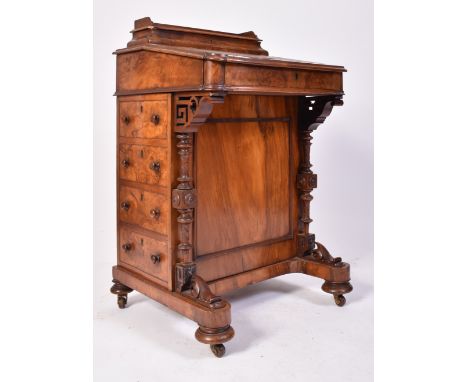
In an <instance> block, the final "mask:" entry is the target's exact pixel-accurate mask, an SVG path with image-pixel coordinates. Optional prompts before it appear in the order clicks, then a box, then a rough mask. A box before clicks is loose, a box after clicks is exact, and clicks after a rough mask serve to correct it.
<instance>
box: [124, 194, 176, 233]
mask: <svg viewBox="0 0 468 382" xmlns="http://www.w3.org/2000/svg"><path fill="white" fill-rule="evenodd" d="M169 203H170V200H169V198H168V197H165V196H164V195H161V194H158V193H156V192H149V191H144V190H140V189H138V188H134V187H126V186H121V187H120V190H119V217H120V220H121V221H123V222H126V223H130V224H136V225H139V226H140V227H143V228H146V229H149V230H151V231H154V232H158V233H160V234H162V235H167V224H168V221H169Z"/></svg>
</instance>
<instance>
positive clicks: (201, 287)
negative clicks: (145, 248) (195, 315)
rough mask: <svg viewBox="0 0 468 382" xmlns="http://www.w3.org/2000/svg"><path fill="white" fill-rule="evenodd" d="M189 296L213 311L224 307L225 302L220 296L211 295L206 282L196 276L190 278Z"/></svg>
mask: <svg viewBox="0 0 468 382" xmlns="http://www.w3.org/2000/svg"><path fill="white" fill-rule="evenodd" d="M191 295H192V297H193V298H195V299H197V300H198V301H200V302H201V303H202V304H204V305H206V306H208V307H210V308H213V309H218V308H222V307H224V306H226V301H224V300H223V299H222V298H221V297H220V296H216V295H215V294H213V292H211V290H210V287H209V286H208V284H207V283H206V281H205V280H203V279H202V278H201V277H200V276H197V275H194V276H193V277H192V285H191Z"/></svg>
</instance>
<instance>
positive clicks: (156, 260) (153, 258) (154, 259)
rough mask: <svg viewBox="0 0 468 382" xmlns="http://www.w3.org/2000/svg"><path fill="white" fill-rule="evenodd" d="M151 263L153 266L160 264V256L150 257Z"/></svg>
mask: <svg viewBox="0 0 468 382" xmlns="http://www.w3.org/2000/svg"><path fill="white" fill-rule="evenodd" d="M151 261H152V262H153V264H156V263H160V262H161V255H159V254H157V255H151Z"/></svg>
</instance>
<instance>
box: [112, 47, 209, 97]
mask: <svg viewBox="0 0 468 382" xmlns="http://www.w3.org/2000/svg"><path fill="white" fill-rule="evenodd" d="M200 84H203V60H197V59H195V58H191V57H182V56H174V55H171V54H165V53H157V52H148V51H136V52H132V53H128V54H119V55H118V56H117V92H129V91H130V92H132V91H135V90H139V91H138V93H140V94H141V93H144V92H145V90H147V91H151V92H154V89H159V91H160V90H161V89H164V88H167V87H171V88H174V87H176V88H182V89H183V88H193V87H200Z"/></svg>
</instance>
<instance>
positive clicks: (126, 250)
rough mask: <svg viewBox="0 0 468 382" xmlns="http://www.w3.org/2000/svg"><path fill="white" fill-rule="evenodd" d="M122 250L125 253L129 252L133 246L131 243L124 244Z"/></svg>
mask: <svg viewBox="0 0 468 382" xmlns="http://www.w3.org/2000/svg"><path fill="white" fill-rule="evenodd" d="M122 249H123V250H124V251H125V252H130V251H131V250H132V249H133V245H132V243H125V244H123V245H122Z"/></svg>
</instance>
